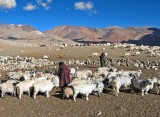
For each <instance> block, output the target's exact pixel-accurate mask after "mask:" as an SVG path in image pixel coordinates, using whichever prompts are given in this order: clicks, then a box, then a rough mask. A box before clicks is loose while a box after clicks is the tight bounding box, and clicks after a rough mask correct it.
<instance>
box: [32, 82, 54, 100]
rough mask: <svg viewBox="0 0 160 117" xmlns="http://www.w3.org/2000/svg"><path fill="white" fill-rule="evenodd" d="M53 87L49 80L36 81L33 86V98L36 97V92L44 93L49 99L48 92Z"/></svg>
mask: <svg viewBox="0 0 160 117" xmlns="http://www.w3.org/2000/svg"><path fill="white" fill-rule="evenodd" d="M54 87H55V83H54V82H52V81H51V80H42V81H37V82H35V83H34V85H33V89H34V96H33V98H34V99H36V95H37V93H38V92H41V93H46V95H47V98H49V92H50V91H51V90H52V89H53V88H54Z"/></svg>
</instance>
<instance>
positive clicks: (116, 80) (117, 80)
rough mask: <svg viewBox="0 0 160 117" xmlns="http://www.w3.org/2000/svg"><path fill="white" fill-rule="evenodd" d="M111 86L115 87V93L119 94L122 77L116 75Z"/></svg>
mask: <svg viewBox="0 0 160 117" xmlns="http://www.w3.org/2000/svg"><path fill="white" fill-rule="evenodd" d="M111 86H112V89H113V91H114V93H115V95H116V96H118V94H119V89H120V87H121V81H120V77H114V78H113V80H112V81H111Z"/></svg>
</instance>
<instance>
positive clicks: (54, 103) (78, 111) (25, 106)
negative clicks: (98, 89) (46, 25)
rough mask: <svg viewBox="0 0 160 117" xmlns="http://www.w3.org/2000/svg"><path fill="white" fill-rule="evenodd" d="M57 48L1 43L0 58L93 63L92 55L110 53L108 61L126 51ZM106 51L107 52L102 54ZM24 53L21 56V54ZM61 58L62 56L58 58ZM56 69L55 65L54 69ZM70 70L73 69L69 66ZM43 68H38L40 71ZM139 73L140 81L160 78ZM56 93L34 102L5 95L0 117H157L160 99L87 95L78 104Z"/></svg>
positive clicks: (156, 72) (142, 57)
mask: <svg viewBox="0 0 160 117" xmlns="http://www.w3.org/2000/svg"><path fill="white" fill-rule="evenodd" d="M57 48H58V47H57V46H53V44H51V45H50V46H49V47H48V46H44V47H40V46H36V44H35V43H34V44H25V43H19V42H18V43H17V42H10V41H8V42H3V41H2V42H0V56H17V55H19V56H22V57H25V56H27V57H30V56H31V57H35V58H42V57H43V55H48V56H49V60H53V61H56V60H62V61H63V60H69V59H74V60H76V59H78V60H85V59H88V58H89V59H95V60H99V58H92V57H90V56H91V54H92V53H93V52H98V53H101V52H102V51H104V52H107V53H109V55H108V56H109V57H113V58H120V57H122V56H123V55H124V53H125V52H128V49H112V48H111V47H110V46H81V47H78V46H73V47H65V48H64V49H60V50H59V51H56V49H57ZM102 48H106V50H102ZM22 50H23V52H22ZM132 54H134V53H133V52H132V53H131V56H129V58H130V59H133V60H134V59H138V60H146V59H148V60H155V59H156V60H159V58H157V57H149V56H147V55H146V54H144V53H142V54H141V55H140V56H138V57H136V56H132ZM60 55H65V56H64V57H63V58H59V56H60ZM56 66H57V65H56ZM70 67H75V65H72V66H70ZM78 67H79V68H80V69H85V68H88V69H91V70H93V71H95V69H96V68H97V67H99V66H98V65H96V66H92V65H86V66H78ZM45 68H46V67H42V68H38V70H39V71H41V70H42V69H45ZM117 68H118V70H120V69H124V70H138V69H139V68H134V67H117ZM141 70H142V75H141V78H142V79H146V78H148V77H149V76H151V74H154V76H156V77H157V78H159V70H146V69H141ZM5 74H6V72H2V77H1V79H5ZM57 92H59V89H53V90H52V92H50V98H46V97H45V96H43V95H38V96H37V99H36V100H34V99H33V98H32V97H29V96H28V95H26V94H24V95H23V96H22V99H21V100H19V99H18V98H17V97H11V96H10V95H7V96H6V97H5V98H4V99H0V113H1V117H98V116H99V117H129V116H131V117H154V116H155V117H158V116H160V111H159V109H160V96H159V95H157V94H155V93H153V94H149V95H146V96H145V97H144V98H141V96H140V95H139V94H138V93H135V94H132V93H130V92H129V91H128V92H120V95H119V96H118V97H116V96H114V95H113V93H112V92H106V91H105V90H104V92H103V93H102V95H101V97H98V96H96V95H90V96H89V99H90V100H89V101H86V100H85V99H84V98H81V97H78V99H77V102H74V101H73V100H72V98H70V99H65V100H61V99H60V96H59V94H58V93H57Z"/></svg>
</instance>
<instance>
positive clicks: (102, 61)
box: [100, 52, 106, 67]
mask: <svg viewBox="0 0 160 117" xmlns="http://www.w3.org/2000/svg"><path fill="white" fill-rule="evenodd" d="M100 64H101V67H105V66H106V56H105V54H104V53H103V52H102V54H101V55H100Z"/></svg>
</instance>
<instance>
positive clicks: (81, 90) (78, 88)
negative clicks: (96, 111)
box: [73, 82, 98, 101]
mask: <svg viewBox="0 0 160 117" xmlns="http://www.w3.org/2000/svg"><path fill="white" fill-rule="evenodd" d="M97 88H98V84H97V83H93V82H90V83H85V84H76V85H73V89H74V95H73V99H74V101H76V97H77V95H78V94H82V95H85V96H86V100H87V101H88V100H89V98H88V96H89V94H91V93H92V92H93V91H94V90H96V89H97Z"/></svg>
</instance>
